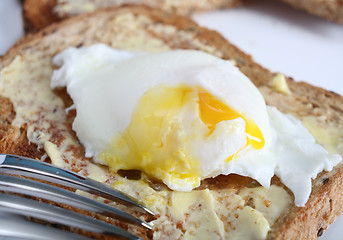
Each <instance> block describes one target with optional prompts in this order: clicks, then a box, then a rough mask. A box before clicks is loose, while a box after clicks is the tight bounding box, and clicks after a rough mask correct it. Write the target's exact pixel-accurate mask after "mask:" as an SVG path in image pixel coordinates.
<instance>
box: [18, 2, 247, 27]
mask: <svg viewBox="0 0 343 240" xmlns="http://www.w3.org/2000/svg"><path fill="white" fill-rule="evenodd" d="M99 2H100V3H97V1H95V0H86V1H84V4H87V3H91V4H94V7H95V8H102V7H104V6H102V5H101V4H105V3H106V2H105V1H99ZM101 2H102V3H101ZM205 3H206V4H203V5H201V4H199V2H198V1H174V2H168V1H160V0H128V1H126V2H125V1H120V0H112V1H111V3H106V4H105V5H106V6H107V7H111V6H112V7H118V6H121V5H127V4H137V5H140V4H143V5H146V6H149V7H154V8H157V9H162V10H165V11H168V12H173V13H177V14H180V15H190V14H191V13H193V12H197V11H208V10H213V9H219V8H228V7H234V6H237V5H239V4H241V0H206V1H205ZM57 4H58V0H51V1H50V0H42V1H41V0H24V2H23V16H24V20H25V21H24V23H25V30H26V32H36V31H37V30H39V29H42V28H44V27H46V26H48V25H49V24H51V23H53V22H57V21H60V20H61V19H66V18H69V17H72V16H74V15H77V14H81V13H86V10H85V9H81V7H79V9H75V10H74V12H68V11H66V12H63V13H58V12H57V11H54V8H55V7H56V6H57ZM75 11H76V12H75Z"/></svg>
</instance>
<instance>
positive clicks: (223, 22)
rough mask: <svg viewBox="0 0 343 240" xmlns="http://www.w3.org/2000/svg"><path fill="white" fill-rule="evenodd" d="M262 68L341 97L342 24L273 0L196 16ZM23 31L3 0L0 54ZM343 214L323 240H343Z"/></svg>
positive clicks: (16, 10) (11, 4) (16, 12)
mask: <svg viewBox="0 0 343 240" xmlns="http://www.w3.org/2000/svg"><path fill="white" fill-rule="evenodd" d="M193 18H194V19H195V20H196V21H197V22H198V23H199V24H201V25H203V26H206V27H208V28H210V29H213V30H217V31H218V32H220V33H221V34H222V35H223V36H224V37H225V38H227V39H228V40H229V41H230V42H231V43H233V44H235V45H236V46H238V47H239V48H241V49H242V50H243V51H245V52H246V53H248V54H250V55H252V57H253V58H254V59H255V61H257V62H258V63H260V64H261V65H262V66H264V67H266V68H268V69H270V70H272V71H274V72H281V73H284V74H286V75H287V76H290V77H293V78H294V79H295V80H297V81H306V82H309V83H311V84H313V85H316V86H320V87H323V88H325V89H328V90H331V91H335V92H337V93H339V94H341V95H343V61H342V57H343V25H339V24H336V23H332V22H328V21H325V20H323V19H321V18H318V17H315V16H311V15H309V14H307V13H305V12H302V11H298V10H294V9H292V8H291V7H289V6H287V5H284V4H283V3H280V2H278V1H275V0H259V1H255V0H250V1H247V2H245V4H244V6H241V7H238V8H234V9H228V10H221V11H215V12H208V13H202V14H197V15H195V16H194V17H193ZM22 35H23V29H22V20H21V9H20V4H19V1H16V0H1V1H0V55H1V54H4V53H5V52H6V51H7V49H8V48H9V47H10V46H11V45H12V44H13V43H14V42H15V41H16V40H17V39H18V38H20V37H21V36H22ZM342 236H343V216H342V217H341V218H340V219H338V220H337V221H336V222H335V223H334V224H333V225H332V226H331V227H330V229H329V230H328V231H327V232H326V233H325V234H324V235H323V236H322V237H321V238H320V239H321V240H335V239H337V240H338V239H342Z"/></svg>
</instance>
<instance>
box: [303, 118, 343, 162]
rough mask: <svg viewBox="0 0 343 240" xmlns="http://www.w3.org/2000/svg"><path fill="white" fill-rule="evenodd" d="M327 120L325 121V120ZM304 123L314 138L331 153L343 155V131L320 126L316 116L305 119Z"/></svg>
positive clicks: (334, 127)
mask: <svg viewBox="0 0 343 240" xmlns="http://www.w3.org/2000/svg"><path fill="white" fill-rule="evenodd" d="M324 120H325V119H324ZM302 123H303V124H304V126H305V127H306V128H307V129H308V130H309V132H310V133H311V134H312V136H314V138H315V139H316V141H317V142H318V143H319V144H321V145H322V146H324V147H325V149H326V150H328V152H329V153H338V154H340V155H343V129H342V128H337V127H336V126H325V128H324V127H322V126H320V124H319V122H318V119H317V118H316V117H314V116H308V117H304V118H303V119H302Z"/></svg>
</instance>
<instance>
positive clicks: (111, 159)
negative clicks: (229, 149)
mask: <svg viewBox="0 0 343 240" xmlns="http://www.w3.org/2000/svg"><path fill="white" fill-rule="evenodd" d="M239 117H242V118H243V119H244V120H245V121H246V136H247V141H248V143H247V144H251V145H252V146H253V147H254V148H262V147H263V144H264V142H263V136H262V133H261V131H260V130H259V128H258V127H257V126H256V124H255V123H254V122H253V121H250V120H249V119H248V118H245V117H244V116H242V114H240V113H239V112H237V111H235V110H232V109H230V108H229V107H228V106H226V105H225V104H224V103H222V102H221V101H219V100H218V99H216V98H215V97H214V96H212V95H211V94H210V93H208V92H205V91H203V90H202V89H199V88H191V87H187V86H179V87H166V86H156V87H153V88H151V89H150V90H149V91H148V92H146V93H145V94H144V95H143V97H141V99H140V100H139V102H138V103H137V105H136V108H135V110H134V112H133V115H132V118H131V122H130V124H129V126H128V127H127V129H126V130H125V131H124V132H122V133H119V134H117V135H116V136H115V137H114V138H113V139H112V140H111V142H110V144H109V146H107V148H106V149H105V150H104V151H103V152H102V153H101V154H100V155H99V158H101V159H103V160H105V162H106V163H107V165H108V166H109V167H110V168H111V169H112V170H113V171H117V170H119V169H124V170H129V169H139V170H142V171H143V172H145V173H146V174H147V175H148V176H150V177H152V178H156V179H161V180H162V181H163V182H165V183H166V182H167V183H168V184H167V185H168V186H182V185H185V182H186V183H187V184H188V185H191V186H192V187H193V188H194V187H197V186H199V184H200V180H201V176H202V175H203V173H202V170H201V166H200V165H201V164H200V162H199V161H198V159H195V158H194V156H191V154H189V153H190V151H189V149H190V148H191V147H192V143H193V141H194V139H197V140H199V139H200V141H203V140H204V141H205V139H206V138H207V137H208V136H210V135H211V133H212V132H213V131H214V129H215V128H216V124H217V123H219V122H221V121H223V120H232V119H236V118H239ZM189 129H191V131H190V130H189ZM232 157H233V156H228V158H227V159H223V161H225V160H226V161H229V160H230V159H231V158H232ZM208 161H210V159H209V160H208Z"/></svg>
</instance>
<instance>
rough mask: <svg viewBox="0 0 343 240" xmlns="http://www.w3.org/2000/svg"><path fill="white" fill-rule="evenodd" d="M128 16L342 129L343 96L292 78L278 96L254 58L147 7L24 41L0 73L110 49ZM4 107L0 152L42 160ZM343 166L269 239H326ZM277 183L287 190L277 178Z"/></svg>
mask: <svg viewBox="0 0 343 240" xmlns="http://www.w3.org/2000/svg"><path fill="white" fill-rule="evenodd" d="M128 12H129V13H132V14H134V15H135V16H144V17H145V18H148V19H149V20H151V21H152V23H151V24H150V25H149V26H145V27H146V31H147V32H148V33H149V34H151V35H153V36H154V37H157V38H159V39H161V40H162V41H163V42H164V43H165V44H166V45H168V46H170V47H171V48H174V49H176V48H186V49H188V48H192V49H198V48H200V49H201V47H198V43H199V42H201V43H203V44H206V45H207V46H210V48H208V49H207V51H209V52H211V53H213V54H216V55H218V56H221V57H222V58H224V59H234V60H235V61H236V63H237V66H238V67H239V68H240V70H241V71H242V72H243V73H245V74H246V75H247V76H248V77H249V78H250V79H251V80H252V81H253V82H254V84H255V85H256V86H257V87H258V88H259V89H260V91H261V92H262V94H263V95H264V97H265V99H266V102H267V104H268V105H273V106H276V107H278V108H279V110H281V111H282V112H285V113H291V114H293V115H295V116H297V117H298V118H300V119H301V118H302V117H305V116H315V117H320V116H325V117H326V118H325V121H324V122H321V123H320V124H322V125H323V126H324V127H325V126H335V127H337V128H340V127H343V119H342V113H343V97H341V96H339V95H337V94H335V93H332V92H327V91H325V90H323V89H321V88H317V87H313V86H311V85H309V84H307V83H303V82H295V81H293V80H292V79H290V78H287V83H288V85H289V87H290V89H291V91H292V95H284V94H281V93H278V92H276V91H274V90H273V89H272V87H271V80H272V79H273V77H274V76H275V74H273V73H271V72H269V71H268V70H267V69H265V68H263V67H261V66H260V65H258V64H257V63H255V62H254V61H253V60H252V58H251V57H250V56H249V55H246V54H244V53H243V52H242V51H241V50H239V49H238V48H237V47H235V46H234V45H232V44H230V43H228V42H227V41H226V40H225V39H224V38H223V37H222V36H221V35H220V34H218V33H217V32H214V31H210V30H208V29H205V28H202V27H200V26H198V25H197V24H196V23H195V22H193V21H192V20H190V19H189V18H187V17H180V16H175V15H173V14H165V13H161V12H160V11H154V10H151V9H149V8H146V7H136V6H127V7H122V8H114V9H104V10H99V11H97V12H95V13H90V14H86V15H80V16H77V17H75V18H72V19H68V20H66V21H63V22H61V23H55V24H53V25H51V26H49V27H48V28H45V29H43V30H42V31H40V32H39V33H37V34H35V35H30V36H27V37H26V38H24V39H22V40H20V41H19V42H18V43H17V44H16V45H15V46H14V47H13V48H11V49H10V50H9V51H8V52H7V53H6V54H5V55H4V56H3V57H2V58H1V59H0V70H1V69H3V68H4V67H5V66H6V65H7V64H9V63H10V62H11V61H13V59H14V58H15V56H16V55H18V54H24V53H30V52H35V51H44V52H46V54H47V55H48V56H49V57H50V58H52V57H53V55H54V54H56V53H57V52H59V51H61V50H62V49H65V48H66V47H69V46H80V45H83V44H84V45H89V44H93V43H96V42H103V43H106V44H111V42H110V41H109V40H108V38H109V39H111V34H115V33H114V32H111V29H112V28H113V23H112V25H111V24H107V23H108V22H109V21H110V19H112V18H113V17H115V16H119V15H122V14H125V13H128ZM137 21H138V20H137ZM96 23H101V26H102V28H101V29H98V32H95V31H92V29H90V26H93V25H94V24H96ZM138 24H139V23H138ZM166 26H173V27H175V28H176V29H177V31H178V33H187V34H191V35H192V36H193V38H191V39H183V38H180V37H179V36H178V35H175V34H174V35H168V34H165V33H160V32H158V31H154V30H155V28H157V27H158V28H159V29H160V28H165V27H166ZM106 32H107V33H108V35H106V38H105V37H103V35H102V34H104V33H106ZM81 34H82V36H83V37H82V38H81V37H80V36H81ZM99 36H101V37H99ZM202 50H206V49H202ZM0 103H1V106H2V107H1V109H2V111H4V114H1V115H0V124H1V128H0V129H1V135H0V137H1V139H0V142H1V143H2V144H1V145H0V151H2V152H5V153H14V154H18V155H24V156H30V157H34V158H39V157H40V156H41V155H42V154H43V153H42V152H41V151H39V150H37V148H36V147H34V146H32V144H29V143H28V142H27V139H26V138H25V131H26V129H25V126H22V127H21V128H20V129H17V128H15V127H13V126H11V121H12V120H13V118H14V117H13V116H14V114H15V113H14V110H13V108H12V107H11V103H10V102H9V101H8V100H6V99H5V98H2V97H1V98H0ZM318 121H319V120H318ZM15 131H19V134H18V132H17V133H16V134H13V132H15ZM14 135H15V136H16V137H14ZM18 135H19V136H20V137H19V138H17V136H18ZM342 167H343V165H342V164H339V165H338V166H337V167H335V168H334V170H333V171H331V172H323V173H321V174H320V175H319V176H318V177H317V178H316V179H315V180H313V188H312V194H311V196H310V199H309V201H308V203H307V204H306V207H304V208H299V207H295V206H294V204H292V205H291V206H289V208H287V209H286V210H285V212H284V213H283V214H282V215H281V216H280V217H279V219H278V220H277V221H276V223H275V224H274V225H273V227H272V229H271V231H270V232H269V234H268V237H267V239H316V238H317V236H319V235H320V234H322V233H323V231H324V230H326V229H327V228H328V226H329V225H330V224H331V223H332V222H333V221H334V219H335V218H336V217H337V216H339V215H340V214H341V212H342V210H343V209H342V207H343V184H342V176H343V170H342ZM75 170H77V169H75ZM273 183H274V184H277V185H282V184H281V183H280V181H279V180H278V179H277V178H276V177H274V179H273ZM208 184H209V185H210V187H213V188H227V187H232V186H233V185H235V184H236V185H237V186H241V185H249V184H256V183H254V181H252V180H251V179H249V178H244V177H239V176H232V175H229V176H219V177H217V178H214V179H210V180H208V181H204V183H203V185H202V187H205V186H207V185H208Z"/></svg>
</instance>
